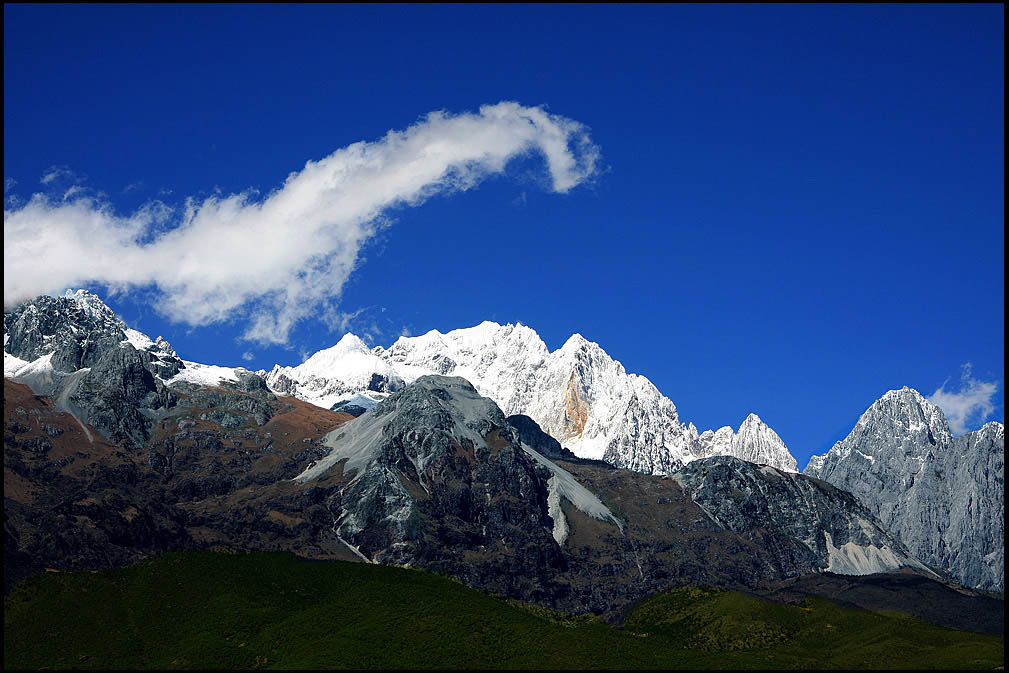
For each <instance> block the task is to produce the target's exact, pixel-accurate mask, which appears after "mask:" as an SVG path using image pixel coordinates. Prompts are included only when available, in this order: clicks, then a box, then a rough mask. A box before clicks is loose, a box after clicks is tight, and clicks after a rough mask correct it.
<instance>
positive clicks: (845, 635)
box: [4, 552, 1004, 669]
mask: <svg viewBox="0 0 1009 673" xmlns="http://www.w3.org/2000/svg"><path fill="white" fill-rule="evenodd" d="M1003 662H1004V641H1003V639H1002V638H999V637H994V636H984V635H978V634H974V633H967V632H963V631H953V630H948V629H941V628H938V627H934V626H931V625H929V624H926V623H925V622H922V621H921V620H918V619H916V618H913V617H909V616H906V615H903V614H900V613H881V612H870V611H866V610H848V609H843V608H841V607H838V606H837V605H835V604H833V603H831V602H829V601H827V600H821V599H807V600H805V601H803V602H802V603H800V604H798V605H784V604H777V603H769V602H766V601H763V600H760V599H757V598H753V597H750V596H745V595H742V594H738V593H733V592H727V591H718V590H713V589H707V588H702V587H686V588H683V589H678V590H676V591H673V592H669V593H665V594H662V595H659V596H655V597H653V598H651V599H648V600H646V601H644V602H642V603H641V604H640V605H638V606H637V607H636V608H635V609H634V610H633V611H631V613H630V614H629V615H628V617H627V619H626V622H625V625H624V628H616V627H613V626H609V625H606V624H602V623H599V622H598V621H596V620H595V619H593V618H592V617H591V616H578V617H572V616H568V615H562V614H559V613H553V612H549V611H546V610H543V609H540V608H534V607H528V606H524V605H522V604H519V603H516V602H511V601H503V600H500V599H498V598H495V597H492V596H490V595H487V594H485V593H482V592H479V591H475V590H473V589H469V588H467V587H465V586H463V585H462V584H460V583H458V582H456V581H454V580H451V579H448V578H446V577H442V576H439V575H435V574H432V573H429V572H425V571H420V570H412V569H404V568H395V567H388V566H378V565H366V564H353V563H340V562H330V563H313V562H305V561H301V560H299V559H296V558H295V557H293V556H291V555H289V554H281V553H277V554H263V553H256V554H219V553H210V552H186V553H170V554H165V555H163V556H161V557H159V558H157V559H155V560H153V561H147V562H144V563H139V564H136V565H133V566H129V567H126V568H120V569H118V570H109V571H100V572H81V573H55V572H52V573H43V574H42V575H38V576H36V577H34V578H32V579H30V580H29V581H27V582H26V583H24V584H22V585H20V586H19V587H17V588H16V589H15V590H14V591H13V592H12V593H11V594H10V595H9V596H8V597H7V598H6V599H5V600H4V668H7V669H11V668H41V667H47V668H119V669H132V668H158V669H161V668H380V669H381V668H811V667H814V668H817V667H818V668H829V667H838V668H866V667H877V668H994V667H997V666H1001V665H1003Z"/></svg>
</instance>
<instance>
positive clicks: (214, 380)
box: [166, 360, 247, 386]
mask: <svg viewBox="0 0 1009 673" xmlns="http://www.w3.org/2000/svg"><path fill="white" fill-rule="evenodd" d="M182 363H183V364H184V365H186V368H185V369H183V370H181V371H180V372H179V373H178V374H176V375H175V376H173V377H172V378H170V379H169V380H168V381H166V383H168V384H169V385H171V384H172V383H176V382H178V381H188V382H189V383H195V384H196V385H200V386H216V385H220V383H221V382H222V381H228V382H231V383H236V382H238V372H240V371H242V372H244V371H247V370H246V369H245V368H243V367H219V366H217V365H204V364H200V363H199V362H190V361H189V360H183V361H182Z"/></svg>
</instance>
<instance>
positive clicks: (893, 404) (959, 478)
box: [804, 387, 1005, 591]
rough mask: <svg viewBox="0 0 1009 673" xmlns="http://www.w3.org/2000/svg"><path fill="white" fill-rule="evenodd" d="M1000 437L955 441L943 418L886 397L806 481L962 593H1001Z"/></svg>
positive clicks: (997, 427)
mask: <svg viewBox="0 0 1009 673" xmlns="http://www.w3.org/2000/svg"><path fill="white" fill-rule="evenodd" d="M1004 465H1005V428H1004V426H1003V425H1002V424H1001V423H998V422H991V423H987V424H986V425H984V427H982V428H981V429H980V430H976V431H974V432H970V433H967V434H966V435H963V436H960V437H953V435H952V434H951V433H950V430H949V425H948V423H947V422H946V417H945V415H944V414H943V412H942V410H941V409H940V408H939V407H937V406H936V405H934V404H932V403H931V402H929V401H928V400H926V399H925V398H924V397H922V396H921V394H920V393H918V391H916V390H914V389H912V388H907V387H905V388H902V389H901V390H891V391H889V392H888V393H886V394H885V395H883V397H881V398H880V399H879V400H877V401H876V402H874V403H873V404H872V405H871V406H870V407H869V408H868V409H867V410H866V411H865V413H863V414H862V416H861V417H860V418H859V419H858V422H857V423H856V424H855V427H854V428H853V429H852V431H851V433H850V434H849V435H848V436H847V437H846V438H845V439H843V440H842V441H840V442H837V443H836V444H834V446H833V447H832V448H831V449H830V451H829V452H827V453H826V454H824V455H822V456H813V457H812V458H811V459H810V461H809V464H808V465H807V466H806V469H805V470H804V473H805V474H807V475H810V476H813V477H818V478H820V479H823V480H825V481H828V482H830V483H832V484H834V485H835V486H837V487H839V488H843V489H845V490H847V491H850V492H851V493H853V494H854V495H855V496H856V497H857V498H859V499H860V500H861V501H862V502H863V503H864V504H865V505H866V506H867V507H868V509H869V511H871V512H872V513H873V514H874V515H875V516H877V517H878V518H879V519H880V521H882V522H883V523H884V524H885V525H886V526H887V527H888V528H889V529H890V530H892V531H893V532H894V533H896V534H897V535H898V536H899V537H900V539H901V540H902V541H903V542H904V543H905V544H906V545H907V546H908V547H909V548H910V550H911V552H912V553H913V554H915V555H916V556H917V557H918V558H920V559H921V560H923V561H925V562H926V563H930V564H932V565H933V566H934V567H937V568H941V569H943V570H946V571H948V572H949V573H950V574H951V575H953V576H954V577H956V578H957V579H958V580H959V581H960V582H962V583H963V584H965V585H967V586H970V587H975V588H981V589H987V590H994V591H1002V590H1003V586H1004V574H1005V565H1004V558H1005V557H1004V554H1005V552H1004V549H1005V547H1004V540H1003V534H1004V530H1005V528H1004V527H1005V495H1004V491H1003V485H1004Z"/></svg>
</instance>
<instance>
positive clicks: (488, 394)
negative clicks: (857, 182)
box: [4, 291, 1004, 613]
mask: <svg viewBox="0 0 1009 673" xmlns="http://www.w3.org/2000/svg"><path fill="white" fill-rule="evenodd" d="M4 328H5V333H4V348H5V353H4V373H5V390H4V396H5V405H4V416H5V472H4V474H5V495H4V497H5V512H4V528H5V586H8V587H9V586H11V584H10V583H11V582H15V581H17V580H18V579H20V578H22V577H24V576H27V575H28V574H31V573H32V572H37V571H38V570H40V569H42V568H45V567H64V568H91V567H106V566H108V565H117V564H122V563H125V562H128V561H130V560H132V559H138V558H144V557H147V556H150V555H153V554H156V553H159V552H160V551H165V550H169V549H205V548H209V549H231V550H235V549H246V550H277V549H284V550H289V551H293V552H295V553H297V554H298V555H300V556H304V557H307V558H317V559H340V560H350V561H359V562H377V563H386V564H405V565H412V566H418V567H424V568H429V569H432V570H437V571H439V572H444V573H447V574H450V575H453V576H455V577H457V578H459V579H460V580H462V581H463V582H464V583H466V584H468V585H470V586H473V587H477V588H481V589H485V590H489V591H492V592H494V593H498V594H501V595H505V596H509V597H513V598H519V599H522V600H526V601H530V602H534V603H538V604H541V605H544V606H549V607H552V608H556V609H563V610H569V611H576V612H577V611H585V610H590V611H593V612H597V613H611V612H614V611H619V610H621V609H623V607H624V606H627V605H630V604H632V603H633V602H634V601H637V600H639V599H641V598H644V597H646V596H648V595H650V594H653V593H655V592H659V591H663V590H665V589H668V588H670V587H673V586H681V585H683V584H689V583H705V584H708V585H712V586H722V587H728V588H737V589H738V588H747V589H750V590H755V589H756V588H757V587H761V586H769V583H774V582H781V581H783V580H787V579H790V578H800V577H805V576H808V575H810V574H811V573H813V574H822V573H834V574H843V575H850V576H859V575H868V574H875V573H881V572H893V571H897V570H900V569H903V571H905V572H913V573H917V574H919V575H921V576H922V577H924V578H930V579H931V580H933V581H938V582H942V583H946V584H949V585H950V586H957V587H959V588H958V591H965V592H969V591H970V589H971V588H981V589H984V590H990V591H996V592H1000V591H1001V590H1002V573H1001V565H1002V561H1001V559H1002V546H1001V535H1002V534H1001V531H1002V518H1003V509H1002V507H1003V505H1002V502H1003V499H1002V472H1003V467H1002V446H1003V444H1004V439H1003V432H1002V426H1001V424H998V423H995V424H988V425H986V426H985V427H984V428H982V429H981V430H979V431H976V432H975V433H970V434H969V435H967V436H965V437H958V438H953V437H951V435H950V433H949V430H948V426H946V425H945V419H944V418H943V417H942V414H941V411H939V410H938V409H937V408H935V407H933V406H931V405H928V403H927V402H924V401H923V400H921V399H920V395H918V394H917V393H915V392H914V391H910V390H909V389H905V391H896V392H895V393H887V395H885V396H884V397H883V398H882V399H881V400H880V401H879V402H877V403H876V404H874V405H873V407H872V408H870V410H869V411H867V412H866V414H865V415H863V418H862V419H861V420H860V421H859V424H858V425H856V428H855V430H853V432H852V435H851V436H849V438H848V439H846V440H844V441H843V442H840V443H838V445H837V446H835V447H834V449H832V450H831V452H830V453H828V454H827V456H825V457H822V458H817V459H814V460H813V461H811V462H810V465H809V466H808V467H807V468H806V471H805V474H800V473H799V472H798V470H797V466H796V463H795V460H794V458H792V456H791V455H790V454H789V453H788V450H787V448H785V445H784V443H783V442H782V441H781V439H780V438H779V437H778V436H777V434H775V433H774V432H773V430H771V429H770V428H769V427H767V426H766V425H765V424H763V422H762V421H760V419H759V418H757V417H756V416H755V415H750V416H749V417H748V418H747V419H745V420H744V421H743V423H742V424H741V426H740V428H739V430H738V431H733V430H732V428H730V427H725V428H721V429H719V430H717V431H705V432H698V431H697V430H696V428H694V426H693V425H692V424H687V425H684V424H683V423H682V422H681V421H680V419H679V417H678V414H677V411H676V407H675V405H674V404H673V403H672V401H670V400H669V399H668V398H666V397H664V396H662V395H661V394H660V393H659V391H658V390H657V389H656V388H655V387H654V386H653V385H652V384H651V383H650V382H649V381H648V380H647V379H645V378H644V377H641V376H638V375H635V374H627V373H626V372H625V370H624V368H623V366H622V365H620V363H619V362H616V361H614V360H613V359H612V358H610V357H609V356H608V355H606V353H605V352H604V351H603V350H602V348H600V347H599V346H598V345H597V344H594V343H592V342H589V341H587V340H585V339H584V338H582V337H580V336H578V335H575V336H573V337H571V338H570V339H569V340H568V342H567V343H565V345H564V346H563V347H561V348H560V349H558V350H557V351H554V352H550V351H549V350H548V349H547V348H546V346H545V345H544V344H543V342H542V340H540V339H539V337H538V336H537V335H536V334H535V332H533V330H531V329H530V328H528V327H526V326H523V325H503V326H502V325H497V324H495V323H489V322H485V323H482V324H481V325H479V326H477V327H474V328H469V329H461V330H454V331H451V332H448V333H447V334H440V333H438V332H430V333H428V334H426V335H423V336H421V337H414V338H409V337H404V338H401V339H400V340H398V341H397V342H396V343H394V344H393V345H392V346H390V347H389V348H388V349H383V348H381V347H376V348H372V349H369V348H368V347H367V346H365V345H364V344H363V342H361V340H360V339H358V338H357V337H355V336H353V335H347V336H345V337H344V338H343V339H341V340H340V342H339V343H338V344H336V345H335V346H334V347H332V348H330V349H326V350H323V351H320V352H319V353H316V354H315V355H313V356H312V357H310V358H308V359H307V360H306V361H305V362H304V363H303V364H302V365H299V366H298V367H279V366H278V367H275V368H274V369H273V370H272V371H269V372H265V371H264V372H258V373H257V372H250V371H248V370H245V369H242V368H229V367H219V366H214V365H202V364H198V363H194V362H190V361H185V360H183V359H181V358H180V357H179V356H178V354H177V353H176V352H175V351H174V350H173V349H172V347H171V346H170V345H169V344H168V342H166V341H165V340H164V339H162V338H160V337H159V338H158V339H154V340H152V339H150V338H148V337H147V336H146V335H143V334H141V333H140V332H137V331H135V330H132V329H130V328H129V327H127V326H126V325H125V323H123V322H122V321H121V320H120V319H119V318H118V317H116V316H115V314H114V313H113V312H112V311H111V310H110V309H109V308H108V307H107V306H106V305H105V304H104V303H103V302H102V301H101V300H100V299H99V298H98V297H97V296H95V295H93V294H91V293H88V292H86V291H78V292H76V293H68V295H67V296H65V297H49V296H42V297H38V298H36V299H35V300H32V301H29V302H25V303H23V304H21V305H19V306H17V307H15V308H14V309H12V310H10V311H7V312H5V314H4ZM915 396H917V397H915ZM922 402H924V404H923V403H922ZM912 403H913V404H912ZM914 404H917V407H914ZM914 408H916V409H918V412H915V413H920V417H919V416H913V417H912V415H908V414H910V413H911V411H908V410H913V409H914ZM902 414H903V415H902ZM863 421H864V422H863ZM954 454H956V455H957V456H960V457H959V458H953V457H952V456H953V455H954ZM861 456H868V457H869V458H872V459H874V460H875V462H874V461H873V460H869V459H867V458H862V457H861ZM856 459H857V460H863V461H866V462H867V463H868V469H867V466H865V465H861V464H859V463H854V462H852V461H854V460H856ZM876 463H878V464H879V467H878V469H873V468H872V466H873V465H876ZM915 466H919V469H918V470H917V471H915V470H914V469H913V468H914V467H915ZM922 466H923V467H922ZM884 468H885V469H884ZM926 468H927V469H926ZM909 494H910V495H909ZM960 495H962V496H963V497H959V496H960ZM926 505H927V506H926ZM926 512H927V515H926ZM979 527H984V528H985V529H986V530H984V531H978V530H972V528H979ZM961 585H962V586H961Z"/></svg>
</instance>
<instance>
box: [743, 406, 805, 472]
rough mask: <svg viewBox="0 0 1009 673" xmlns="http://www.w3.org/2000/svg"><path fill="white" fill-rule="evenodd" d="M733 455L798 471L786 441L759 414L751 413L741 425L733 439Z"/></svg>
mask: <svg viewBox="0 0 1009 673" xmlns="http://www.w3.org/2000/svg"><path fill="white" fill-rule="evenodd" d="M731 455H734V456H737V457H739V458H742V459H743V460H748V461H750V462H751V463H761V464H764V465H771V466H773V467H777V468H779V469H782V470H785V471H786V472H798V471H799V465H798V463H796V462H795V458H794V457H793V456H792V454H791V453H789V452H788V449H787V448H785V443H784V442H783V441H781V437H779V436H778V433H776V432H775V431H774V430H772V429H771V428H770V427H769V426H768V425H767V424H766V423H764V422H763V421H762V420H760V417H759V416H757V414H750V415H749V416H747V417H746V420H744V421H743V423H742V424H741V425H740V426H739V430H738V431H737V432H736V436H735V437H734V438H733V440H732V452H731Z"/></svg>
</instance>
